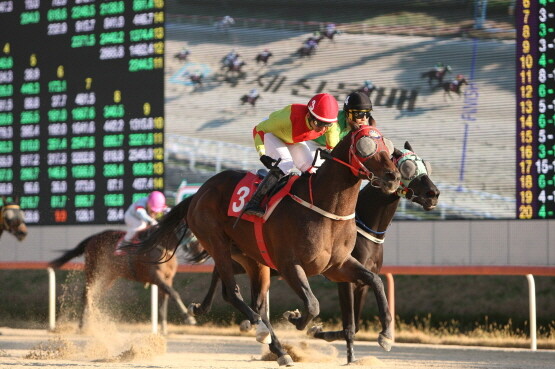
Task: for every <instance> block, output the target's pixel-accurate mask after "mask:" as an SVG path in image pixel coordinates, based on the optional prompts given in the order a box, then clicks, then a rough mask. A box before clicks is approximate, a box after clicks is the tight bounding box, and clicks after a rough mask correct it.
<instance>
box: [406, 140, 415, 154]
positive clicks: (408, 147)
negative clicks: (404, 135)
mask: <svg viewBox="0 0 555 369" xmlns="http://www.w3.org/2000/svg"><path fill="white" fill-rule="evenodd" d="M405 149H407V150H409V151H412V152H414V150H413V149H412V146H411V145H410V143H409V142H408V141H405Z"/></svg>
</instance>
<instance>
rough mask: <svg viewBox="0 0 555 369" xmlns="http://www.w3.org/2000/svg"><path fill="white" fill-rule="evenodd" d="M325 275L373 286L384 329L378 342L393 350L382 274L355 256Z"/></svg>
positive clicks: (387, 349)
mask: <svg viewBox="0 0 555 369" xmlns="http://www.w3.org/2000/svg"><path fill="white" fill-rule="evenodd" d="M324 276H326V277H328V278H330V279H331V280H339V281H350V282H352V283H357V282H361V283H363V284H365V285H368V286H370V287H372V290H373V291H374V295H375V297H376V302H377V305H378V311H379V319H380V323H381V325H382V331H381V332H380V334H379V337H378V343H379V344H380V346H382V348H383V349H384V350H385V351H389V350H391V345H392V343H393V334H392V332H391V313H390V312H389V305H388V303H387V298H386V296H385V290H384V285H383V282H382V280H381V278H380V276H379V275H378V274H376V273H373V272H371V271H369V270H368V269H366V268H365V267H364V266H362V264H360V263H359V262H358V261H357V260H356V259H355V258H354V257H352V256H351V257H350V258H349V259H347V261H346V262H345V263H343V265H342V266H341V268H339V269H335V268H334V269H330V270H329V271H327V272H326V273H325V274H324Z"/></svg>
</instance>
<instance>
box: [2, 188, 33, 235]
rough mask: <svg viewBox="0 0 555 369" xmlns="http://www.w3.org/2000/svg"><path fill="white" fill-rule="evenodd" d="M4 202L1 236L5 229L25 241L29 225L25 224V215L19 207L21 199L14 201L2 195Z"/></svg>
mask: <svg viewBox="0 0 555 369" xmlns="http://www.w3.org/2000/svg"><path fill="white" fill-rule="evenodd" d="M2 204H3V205H1V206H0V236H2V233H4V231H7V232H9V233H11V234H12V235H14V236H15V238H17V240H18V241H23V240H24V239H25V237H26V236H27V225H26V224H25V215H24V213H23V210H21V208H20V207H19V200H18V199H17V198H16V199H15V200H13V201H8V199H7V198H6V197H4V196H2Z"/></svg>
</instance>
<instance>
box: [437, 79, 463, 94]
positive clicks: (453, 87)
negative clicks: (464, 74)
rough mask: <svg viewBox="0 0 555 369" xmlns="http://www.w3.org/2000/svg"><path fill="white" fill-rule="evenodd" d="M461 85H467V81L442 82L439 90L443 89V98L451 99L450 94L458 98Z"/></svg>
mask: <svg viewBox="0 0 555 369" xmlns="http://www.w3.org/2000/svg"><path fill="white" fill-rule="evenodd" d="M462 85H468V81H467V80H466V78H460V79H458V80H455V81H451V82H443V83H442V84H441V88H443V97H446V96H449V97H451V98H453V95H451V92H454V93H456V94H457V95H458V96H459V97H460V96H461V86H462Z"/></svg>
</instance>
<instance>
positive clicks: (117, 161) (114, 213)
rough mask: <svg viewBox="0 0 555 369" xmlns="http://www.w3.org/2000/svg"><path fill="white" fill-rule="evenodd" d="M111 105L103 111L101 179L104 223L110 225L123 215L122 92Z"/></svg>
mask: <svg viewBox="0 0 555 369" xmlns="http://www.w3.org/2000/svg"><path fill="white" fill-rule="evenodd" d="M113 100H114V103H113V104H110V105H106V106H104V110H103V118H104V124H103V130H104V136H103V152H102V157H103V160H104V166H103V171H102V176H103V178H104V179H105V180H106V194H105V195H104V204H103V205H104V208H106V220H107V221H109V222H118V221H120V222H121V221H123V214H124V211H125V197H124V194H123V191H124V176H125V174H126V173H125V164H124V161H125V150H124V149H123V144H124V138H125V133H124V130H125V120H124V116H125V107H124V105H123V104H122V101H121V100H122V96H121V91H120V90H116V91H114V94H113Z"/></svg>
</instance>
